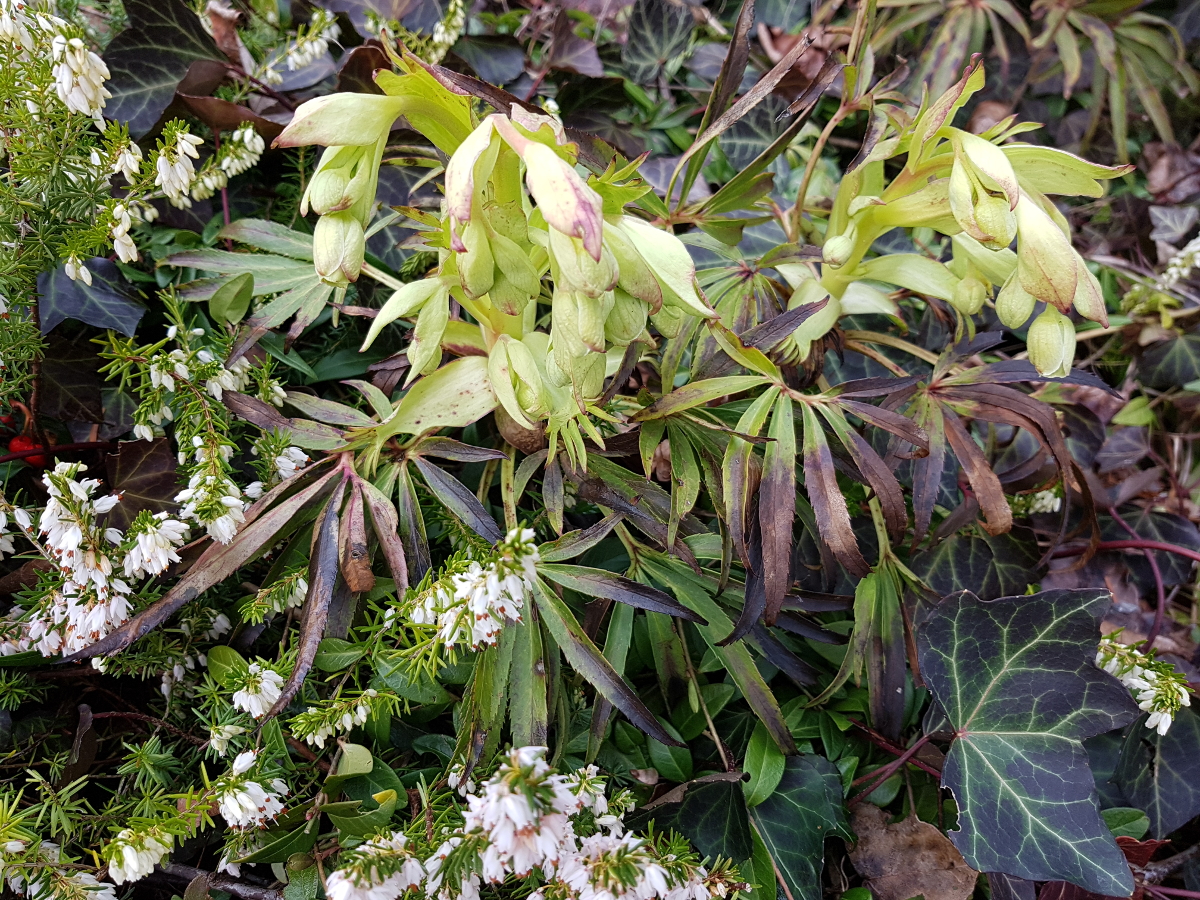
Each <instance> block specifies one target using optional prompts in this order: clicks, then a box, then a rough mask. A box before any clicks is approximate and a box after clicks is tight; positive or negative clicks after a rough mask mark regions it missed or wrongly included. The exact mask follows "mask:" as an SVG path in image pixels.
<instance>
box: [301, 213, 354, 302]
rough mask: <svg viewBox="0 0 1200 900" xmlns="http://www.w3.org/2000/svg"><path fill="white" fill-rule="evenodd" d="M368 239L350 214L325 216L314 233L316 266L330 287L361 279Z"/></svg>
mask: <svg viewBox="0 0 1200 900" xmlns="http://www.w3.org/2000/svg"><path fill="white" fill-rule="evenodd" d="M365 251H366V236H365V235H364V234H363V227H362V225H361V224H359V221H358V219H357V218H355V216H354V215H353V214H352V213H350V212H336V213H331V214H330V215H328V216H321V218H320V220H319V221H318V222H317V227H316V230H315V231H314V232H313V264H314V265H315V266H316V269H317V274H318V275H319V276H321V280H322V281H324V282H325V283H326V284H332V285H334V286H335V287H342V286H344V285H347V284H349V283H350V282H352V281H357V280H358V274H359V272H361V271H362V265H363V253H364V252H365Z"/></svg>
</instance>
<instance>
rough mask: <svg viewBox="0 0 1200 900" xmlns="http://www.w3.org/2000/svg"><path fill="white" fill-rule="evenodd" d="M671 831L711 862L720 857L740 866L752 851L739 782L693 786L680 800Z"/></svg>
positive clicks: (748, 820) (744, 802)
mask: <svg viewBox="0 0 1200 900" xmlns="http://www.w3.org/2000/svg"><path fill="white" fill-rule="evenodd" d="M674 827H675V828H677V829H679V830H680V831H681V832H683V834H685V835H686V836H687V839H688V840H689V841H691V842H692V843H693V844H695V845H696V848H697V849H698V850H699V851H700V853H701V854H703V855H704V856H707V857H709V858H710V859H716V858H717V857H718V856H720V857H722V858H724V859H732V860H733V861H734V862H736V863H740V862H744V861H745V860H747V859H749V858H750V854H751V853H752V852H753V850H754V844H753V840H752V838H751V836H750V834H751V833H750V817H749V816H748V815H747V813H746V801H745V799H743V797H742V786H741V782H737V781H710V782H707V783H705V784H697V785H693V786H692V787H691V788H689V789H688V792H687V793H686V794H685V795H684V797H683V803H681V804H680V806H679V813H678V815H677V816H676V819H675V826H674Z"/></svg>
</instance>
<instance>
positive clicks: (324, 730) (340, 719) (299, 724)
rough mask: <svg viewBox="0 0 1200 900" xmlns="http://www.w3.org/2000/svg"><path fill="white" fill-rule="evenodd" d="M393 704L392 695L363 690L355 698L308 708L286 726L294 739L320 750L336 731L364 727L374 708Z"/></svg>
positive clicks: (341, 698) (330, 701)
mask: <svg viewBox="0 0 1200 900" xmlns="http://www.w3.org/2000/svg"><path fill="white" fill-rule="evenodd" d="M394 703H395V697H393V696H392V695H390V694H380V693H379V692H378V691H377V690H375V689H374V688H367V689H366V690H365V691H363V692H362V693H361V694H357V695H355V696H346V697H339V698H335V699H333V700H329V701H327V702H325V703H323V704H322V705H321V706H310V707H308V709H306V710H305V711H304V712H302V713H300V715H298V716H296V717H295V718H293V719H292V720H291V722H289V723H288V724H289V727H290V728H291V731H292V734H293V735H294V736H295V737H297V738H300V739H302V740H304V741H306V742H307V743H309V744H311V745H312V746H314V747H316V748H317V749H319V750H323V749H324V748H325V742H326V741H327V740H328V739H329V738H331V737H333V736H334V735H335V734H337V733H338V732H339V731H342V732H349V731H350V730H351V729H353V728H354V727H355V726H356V725H363V724H365V723H366V721H367V719H368V718H370V716H371V714H372V713H373V712H374V711H375V709H376V708H379V707H383V708H388V709H389V710H390V707H391V706H392V705H393V704H394Z"/></svg>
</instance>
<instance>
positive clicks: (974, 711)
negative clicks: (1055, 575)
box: [919, 590, 1138, 897]
mask: <svg viewBox="0 0 1200 900" xmlns="http://www.w3.org/2000/svg"><path fill="white" fill-rule="evenodd" d="M1110 602H1111V596H1110V595H1109V593H1108V592H1107V591H1096V590H1082V591H1065V590H1064V591H1045V592H1043V593H1040V594H1034V595H1032V596H1026V597H1004V598H1001V599H999V600H992V601H989V602H985V601H983V600H980V599H979V598H978V597H976V596H975V595H974V594H972V593H971V592H969V591H961V592H959V593H957V594H951V595H950V596H949V597H947V598H945V599H944V600H943V601H942V602H941V603H940V604H939V605H938V606H937V607H936V608H935V609H934V610H933V611H932V613H931V614H930V616H929V618H928V619H927V621H926V622H925V624H924V625H923V626H922V628H921V630H920V632H919V646H920V664H921V674H922V675H923V676H924V678H925V681H926V683H927V684H928V685H929V687H930V689H931V690H932V691H933V694H934V697H935V698H936V699H937V701H938V703H939V704H941V707H942V709H943V710H944V711H945V714H946V717H947V719H948V720H949V722H950V725H951V726H952V729H953V731H954V733H955V735H956V740H955V741H954V743H953V745H952V746H951V747H950V752H949V753H948V754H947V757H946V763H945V766H944V767H943V769H942V785H943V786H944V787H947V788H949V789H950V790H951V791H952V792H953V794H954V798H955V800H956V801H957V803H958V807H959V825H960V830H958V831H954V832H951V833H950V838H951V840H953V841H954V844H955V846H956V847H958V849H959V851H960V852H961V853H962V855H963V856H964V857H965V858H966V860H967V863H968V864H969V865H970V866H971V867H972V868H974V869H976V870H979V871H984V872H1004V873H1007V874H1009V875H1015V876H1017V877H1020V878H1026V879H1029V880H1031V881H1055V880H1057V881H1069V882H1071V883H1073V884H1077V885H1079V886H1081V887H1084V888H1086V889H1087V890H1090V891H1094V892H1096V893H1098V894H1107V895H1116V896H1122V897H1124V896H1128V895H1129V893H1130V891H1131V890H1132V889H1133V879H1132V875H1131V874H1130V871H1129V866H1128V865H1127V864H1126V863H1125V858H1124V856H1123V855H1122V854H1121V851H1120V850H1119V849H1118V847H1117V845H1116V842H1115V841H1114V840H1113V837H1112V834H1111V833H1110V832H1109V830H1108V828H1107V827H1106V826H1105V824H1104V822H1103V821H1102V820H1101V818H1100V813H1099V810H1098V808H1097V805H1096V786H1095V783H1094V781H1093V779H1092V774H1091V771H1090V770H1089V768H1088V757H1087V753H1086V751H1085V750H1084V749H1083V743H1082V741H1083V740H1084V739H1085V738H1089V737H1092V736H1093V735H1097V734H1101V733H1103V732H1106V731H1111V730H1112V729H1114V728H1119V727H1121V726H1122V725H1125V724H1126V723H1128V722H1129V721H1131V720H1132V719H1134V718H1135V717H1136V716H1137V714H1138V710H1137V706H1136V705H1135V704H1134V702H1133V699H1132V698H1131V697H1130V695H1129V692H1128V691H1127V690H1126V689H1125V688H1124V687H1123V686H1122V685H1121V684H1120V683H1119V682H1118V681H1117V680H1116V679H1114V678H1112V677H1110V676H1109V675H1106V674H1105V673H1104V672H1102V671H1100V670H1099V669H1097V668H1096V666H1095V664H1094V662H1093V660H1094V658H1095V653H1096V645H1097V642H1098V640H1099V636H1100V633H1099V622H1100V617H1101V616H1102V615H1103V613H1104V611H1105V610H1106V609H1107V608H1108V605H1109V603H1110Z"/></svg>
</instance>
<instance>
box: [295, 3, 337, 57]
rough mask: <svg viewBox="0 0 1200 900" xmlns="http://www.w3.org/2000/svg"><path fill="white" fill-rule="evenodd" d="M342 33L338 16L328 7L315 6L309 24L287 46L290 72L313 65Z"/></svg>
mask: <svg viewBox="0 0 1200 900" xmlns="http://www.w3.org/2000/svg"><path fill="white" fill-rule="evenodd" d="M341 33H342V29H341V26H339V25H338V23H337V19H336V17H335V16H334V15H333V13H331V12H329V10H327V9H322V8H321V7H319V6H318V7H315V8H314V9H313V13H312V18H311V19H309V22H308V26H307V27H302V28H301V29H300V30H299V32H298V33H297V34H296V39H295V40H294V41H293V42H292V43H291V44H289V45H288V48H287V67H288V71H289V72H295V71H296V70H297V69H303V68H304V67H305V66H309V65H312V64H313V63H314V62H316V61H317V60H318V59H320V58H321V57H322V56H324V55H325V54H326V53H328V52H329V44H330V43H331V42H333V41H336V40H337V39H338V36H339V35H340V34H341Z"/></svg>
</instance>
